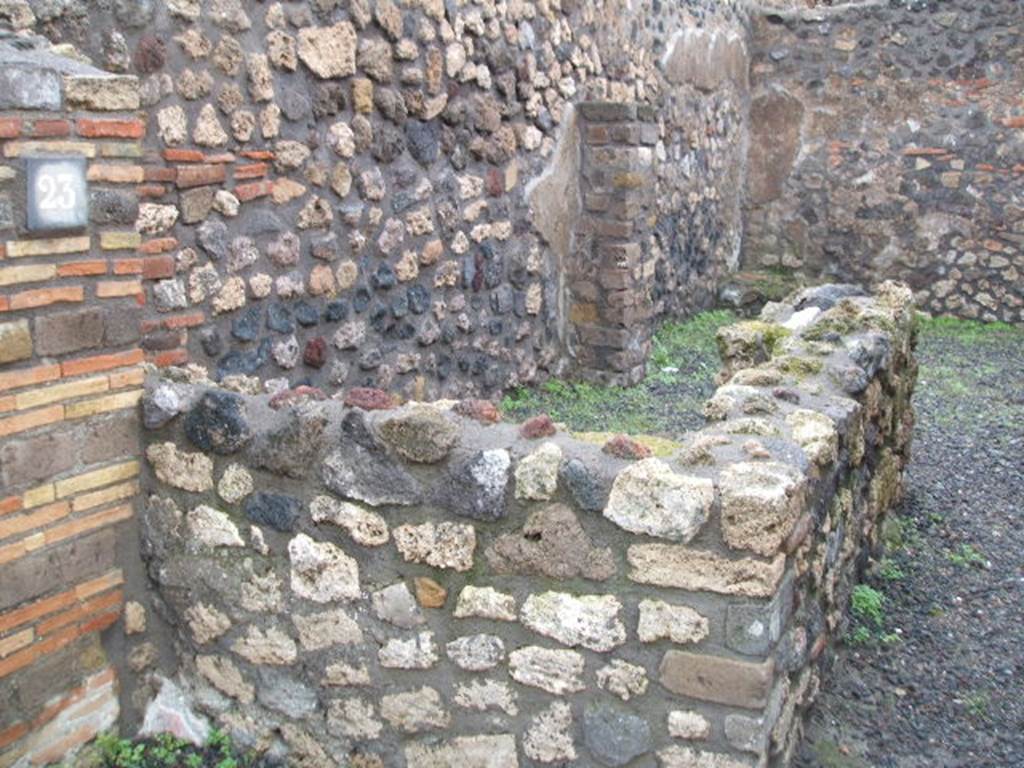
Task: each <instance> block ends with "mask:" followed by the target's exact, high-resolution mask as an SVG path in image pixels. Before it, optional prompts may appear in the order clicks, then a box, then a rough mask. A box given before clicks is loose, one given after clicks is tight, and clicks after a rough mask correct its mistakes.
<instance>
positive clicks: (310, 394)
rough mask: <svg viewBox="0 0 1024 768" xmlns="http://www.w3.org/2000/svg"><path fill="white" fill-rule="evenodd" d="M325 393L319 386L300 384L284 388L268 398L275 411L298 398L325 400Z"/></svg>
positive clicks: (296, 400)
mask: <svg viewBox="0 0 1024 768" xmlns="http://www.w3.org/2000/svg"><path fill="white" fill-rule="evenodd" d="M326 399H327V395H325V394H324V391H323V390H322V389H320V388H319V387H310V386H307V385H305V384H302V385H300V386H298V387H295V388H294V389H286V390H284V391H283V392H278V393H277V394H276V395H274V396H273V397H272V398H270V407H271V408H273V409H274V410H275V411H276V410H279V409H281V408H284V407H285V406H287V405H292V404H293V403H296V402H298V401H299V400H326Z"/></svg>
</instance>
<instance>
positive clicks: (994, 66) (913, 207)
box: [743, 0, 1024, 322]
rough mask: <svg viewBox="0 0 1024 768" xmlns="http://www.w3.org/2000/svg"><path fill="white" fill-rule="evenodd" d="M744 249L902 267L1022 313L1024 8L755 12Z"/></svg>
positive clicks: (758, 263) (990, 311) (862, 275)
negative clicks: (1021, 62)
mask: <svg viewBox="0 0 1024 768" xmlns="http://www.w3.org/2000/svg"><path fill="white" fill-rule="evenodd" d="M752 24H753V40H754V43H753V49H752V63H751V87H752V89H753V90H752V102H751V108H750V126H751V139H750V147H751V149H750V165H749V169H748V175H747V205H746V209H745V218H746V231H745V236H744V245H743V264H744V267H745V268H748V269H758V268H769V269H776V270H782V271H787V272H794V273H797V274H800V275H803V276H805V277H808V278H811V279H815V278H821V277H823V278H825V279H839V280H844V281H856V282H860V283H862V284H869V283H871V282H872V281H874V280H880V279H883V278H886V277H889V278H894V279H899V280H903V281H905V282H907V283H908V284H909V285H910V286H911V287H912V288H913V289H914V291H915V296H916V298H917V301H918V304H919V305H920V306H921V307H922V308H923V309H925V310H927V311H929V312H934V313H937V314H951V315H957V316H961V317H971V318H980V319H983V320H1003V321H1009V322H1020V321H1021V320H1022V319H1024V291H1022V285H1024V281H1022V279H1021V268H1022V262H1024V259H1022V255H1021V254H1022V252H1024V103H1022V102H1021V98H1020V94H1021V90H1022V88H1024V76H1022V72H1021V68H1020V66H1019V62H1020V61H1021V59H1022V57H1024V47H1022V40H1024V12H1022V8H1021V4H1020V3H1019V2H1017V1H1016V0H982V1H981V2H977V1H975V0H952V1H950V2H941V3H939V2H923V1H922V2H917V1H915V2H898V3H897V2H891V3H889V2H869V3H861V4H857V5H844V6H841V7H836V8H824V7H819V8H816V9H812V10H807V9H802V10H780V9H774V8H769V9H766V10H765V11H764V12H763V13H760V14H754V15H753V16H752Z"/></svg>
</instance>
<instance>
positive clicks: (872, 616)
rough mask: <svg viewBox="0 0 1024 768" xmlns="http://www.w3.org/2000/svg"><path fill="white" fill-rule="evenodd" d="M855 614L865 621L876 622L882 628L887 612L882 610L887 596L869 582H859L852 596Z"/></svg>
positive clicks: (852, 606)
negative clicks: (870, 585)
mask: <svg viewBox="0 0 1024 768" xmlns="http://www.w3.org/2000/svg"><path fill="white" fill-rule="evenodd" d="M850 601H851V608H852V609H853V615H854V616H856V617H857V618H858V619H860V620H861V621H863V622H868V621H870V623H872V624H874V625H875V626H876V627H878V628H881V626H882V624H883V623H884V622H885V614H884V613H883V612H882V603H883V602H884V601H885V596H884V595H883V594H882V593H881V592H879V591H878V590H877V589H875V588H874V587H869V586H868V585H867V584H858V585H857V586H856V587H854V588H853V596H852V597H851V598H850Z"/></svg>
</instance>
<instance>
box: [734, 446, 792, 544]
mask: <svg viewBox="0 0 1024 768" xmlns="http://www.w3.org/2000/svg"><path fill="white" fill-rule="evenodd" d="M718 483H719V493H720V495H721V500H722V502H721V503H722V536H723V537H724V538H725V541H726V543H727V544H728V545H729V546H730V547H733V548H735V549H749V550H751V551H753V552H756V553H757V554H759V555H764V556H766V557H770V556H771V555H773V554H775V553H776V552H777V551H778V550H779V548H780V547H781V546H782V543H783V542H784V541H785V540H786V538H787V537H788V536H789V534H790V532H791V530H792V528H793V524H794V523H795V522H796V519H797V517H798V516H799V514H800V512H801V511H802V509H803V489H804V478H803V475H802V474H801V473H800V472H799V471H798V470H796V469H795V468H793V467H790V466H788V465H785V464H779V463H777V462H768V463H755V462H742V463H740V464H731V465H729V466H728V467H726V468H725V469H723V470H722V474H721V475H720V477H719V481H718Z"/></svg>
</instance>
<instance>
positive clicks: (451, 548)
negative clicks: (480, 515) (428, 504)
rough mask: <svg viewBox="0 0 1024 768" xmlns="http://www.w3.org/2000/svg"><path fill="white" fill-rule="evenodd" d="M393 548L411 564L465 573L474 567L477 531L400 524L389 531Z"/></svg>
mask: <svg viewBox="0 0 1024 768" xmlns="http://www.w3.org/2000/svg"><path fill="white" fill-rule="evenodd" d="M392 535H393V536H394V539H395V546H396V547H398V552H399V553H400V554H401V555H402V557H403V558H404V559H405V560H406V561H407V562H410V563H426V564H427V565H432V566H434V567H435V568H451V569H453V570H456V571H468V570H469V569H470V568H472V567H473V551H474V550H475V549H476V531H475V530H474V529H473V527H472V526H469V525H460V524H458V523H437V524H435V523H423V524H422V525H402V526H399V527H398V528H395V529H394V531H392Z"/></svg>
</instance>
